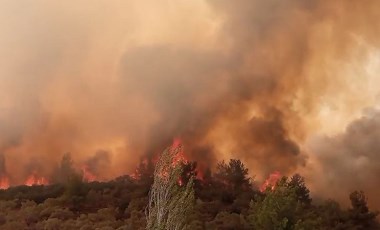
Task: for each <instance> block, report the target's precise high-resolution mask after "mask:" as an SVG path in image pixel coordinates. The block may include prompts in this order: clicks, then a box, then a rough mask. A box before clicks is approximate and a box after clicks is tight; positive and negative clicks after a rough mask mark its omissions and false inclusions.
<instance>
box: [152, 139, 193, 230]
mask: <svg viewBox="0 0 380 230" xmlns="http://www.w3.org/2000/svg"><path fill="white" fill-rule="evenodd" d="M181 156H182V146H181V145H180V144H173V146H172V147H170V148H168V149H166V150H165V151H164V152H163V153H162V155H161V156H160V158H159V160H158V161H157V163H156V166H155V170H154V182H153V185H152V187H151V190H150V194H149V204H148V206H147V210H146V217H147V229H148V230H153V229H154V230H164V229H167V230H174V229H175V230H177V229H178V230H179V229H185V227H186V217H187V216H188V214H189V213H190V211H191V210H192V207H193V203H194V189H193V184H194V178H193V176H192V177H190V179H189V180H188V182H187V183H184V182H182V181H180V179H181V175H182V173H183V166H182V165H183V164H181V163H182V161H183V158H182V157H181Z"/></svg>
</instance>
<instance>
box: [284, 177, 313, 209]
mask: <svg viewBox="0 0 380 230" xmlns="http://www.w3.org/2000/svg"><path fill="white" fill-rule="evenodd" d="M288 185H289V186H290V187H291V188H294V190H295V193H296V195H297V199H298V201H300V202H301V203H302V204H305V205H310V204H311V198H310V190H309V189H308V188H307V187H306V185H305V180H304V178H303V177H302V176H301V175H299V174H294V175H293V176H292V177H291V178H290V181H289V182H288Z"/></svg>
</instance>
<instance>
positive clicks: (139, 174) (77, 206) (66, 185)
mask: <svg viewBox="0 0 380 230" xmlns="http://www.w3.org/2000/svg"><path fill="white" fill-rule="evenodd" d="M173 159H174V158H172V159H169V161H173ZM176 162H177V163H176V166H175V167H174V168H176V169H180V170H179V171H176V172H177V174H175V173H174V174H172V176H174V177H173V178H174V180H175V181H174V183H173V181H172V186H171V188H173V189H175V190H170V189H167V188H164V189H167V191H169V190H170V192H173V191H174V193H176V192H177V193H179V192H180V191H181V189H182V190H183V189H191V196H188V197H189V198H191V199H188V200H187V201H186V202H187V203H186V202H183V201H180V200H178V201H176V202H175V203H177V204H174V205H176V207H177V208H179V209H180V212H182V214H183V215H182V217H181V218H180V221H182V223H183V225H182V226H181V227H179V228H170V227H168V226H166V227H165V226H164V227H162V226H161V227H157V226H158V225H154V223H153V225H152V222H151V221H150V224H151V225H150V226H147V222H148V223H149V221H148V220H147V217H149V214H151V213H149V214H148V213H147V211H148V210H147V208H148V207H149V206H150V205H151V202H150V201H149V194H150V191H152V190H153V189H154V187H152V186H153V185H154V184H156V183H155V182H157V180H159V179H160V178H162V177H165V175H166V174H165V173H162V172H163V171H162V170H167V169H168V167H167V166H168V165H166V166H165V165H164V166H162V167H163V168H161V169H160V168H158V169H159V170H160V171H159V172H158V171H157V170H158V169H157V165H155V164H154V163H153V162H146V161H142V162H141V163H140V165H139V166H138V167H137V169H136V172H135V174H134V175H124V176H121V177H118V178H115V179H113V180H111V181H107V182H98V181H93V182H86V181H84V180H83V177H82V175H80V173H78V172H76V171H75V170H74V168H73V166H72V160H71V159H70V156H69V155H66V156H65V157H64V158H63V159H62V161H61V163H60V166H59V170H60V175H61V179H62V180H61V183H54V184H50V185H33V186H26V185H22V186H15V187H10V188H8V189H5V190H0V229H4V230H14V229H30V230H32V229H33V230H38V229H46V230H55V229H67V230H69V229H80V230H91V229H102V230H108V229H109V230H111V229H118V230H127V229H194V230H197V229H199V230H201V229H220V230H228V229H231V230H233V229H236V230H239V229H241V230H244V229H247V230H248V229H264V230H266V229H297V230H301V229H304V230H309V229H342V230H343V229H363V230H364V229H380V228H379V222H378V220H377V219H376V218H377V215H378V212H376V211H372V210H369V208H368V205H367V199H366V196H365V194H364V193H363V192H362V191H353V192H352V193H351V194H347V199H349V200H350V201H351V207H350V208H347V209H345V208H342V207H341V206H340V204H339V203H337V202H336V201H334V200H324V201H321V200H318V201H316V202H313V200H312V198H311V196H310V191H309V189H308V188H307V186H306V184H305V180H304V178H303V177H302V176H301V175H299V174H295V175H293V176H291V177H285V176H282V177H279V178H277V180H276V181H268V183H267V184H264V185H263V186H264V187H263V186H261V187H260V186H258V185H257V184H256V183H255V180H254V178H250V177H249V175H251V173H250V172H249V170H248V168H247V167H246V166H245V165H244V164H243V163H242V161H240V160H238V159H231V160H229V161H228V162H225V161H222V162H219V163H218V164H217V167H216V168H215V169H214V170H213V171H211V170H206V171H205V172H203V173H202V175H199V174H198V173H199V172H198V171H197V163H196V162H189V161H182V160H178V159H177V160H176ZM165 167H166V169H165ZM169 169H173V167H171V166H170V165H169ZM65 175H66V176H65ZM176 175H177V177H178V178H176ZM169 179H170V178H169ZM171 179H172V178H171ZM164 187H170V186H169V185H165V184H164ZM160 189H162V188H160ZM189 191H190V190H189ZM189 194H190V193H189ZM174 195H175V194H174ZM173 197H174V196H173ZM186 199H187V198H186ZM181 202H182V203H181ZM148 204H149V205H148ZM154 205H156V206H157V202H156V203H154ZM154 205H153V206H154ZM169 208H170V207H169ZM183 210H186V213H185V212H184V211H183ZM170 211H171V210H169V212H170ZM148 212H149V211H148ZM153 214H155V213H153ZM156 214H157V213H156ZM169 216H170V214H169Z"/></svg>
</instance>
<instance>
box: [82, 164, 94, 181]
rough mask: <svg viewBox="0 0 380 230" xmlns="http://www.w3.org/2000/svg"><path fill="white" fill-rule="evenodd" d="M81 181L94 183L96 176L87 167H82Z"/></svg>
mask: <svg viewBox="0 0 380 230" xmlns="http://www.w3.org/2000/svg"><path fill="white" fill-rule="evenodd" d="M82 174H83V181H86V182H93V181H96V180H97V178H96V176H95V175H94V174H93V173H92V172H91V171H90V170H89V168H88V166H87V165H83V166H82Z"/></svg>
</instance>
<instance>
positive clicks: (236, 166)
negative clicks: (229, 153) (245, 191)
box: [214, 159, 251, 190]
mask: <svg viewBox="0 0 380 230" xmlns="http://www.w3.org/2000/svg"><path fill="white" fill-rule="evenodd" d="M214 176H215V179H216V180H217V181H219V182H221V183H223V184H224V185H225V186H228V187H231V188H232V189H234V190H237V189H242V188H248V187H250V186H251V179H250V178H249V177H248V168H246V167H245V166H244V164H243V162H241V161H240V160H236V159H231V160H230V161H229V162H228V164H227V163H226V162H225V161H222V162H220V163H218V165H217V166H216V173H215V175H214Z"/></svg>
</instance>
